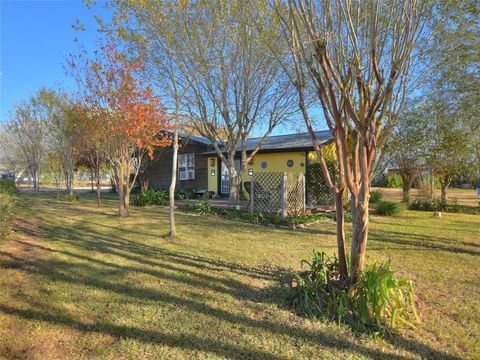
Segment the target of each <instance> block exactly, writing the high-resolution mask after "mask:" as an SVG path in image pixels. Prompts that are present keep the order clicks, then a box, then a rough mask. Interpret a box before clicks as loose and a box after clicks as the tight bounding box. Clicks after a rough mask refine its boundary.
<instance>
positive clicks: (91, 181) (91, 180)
mask: <svg viewBox="0 0 480 360" xmlns="http://www.w3.org/2000/svg"><path fill="white" fill-rule="evenodd" d="M93 179H94V175H93V169H92V168H90V186H91V188H92V192H93Z"/></svg>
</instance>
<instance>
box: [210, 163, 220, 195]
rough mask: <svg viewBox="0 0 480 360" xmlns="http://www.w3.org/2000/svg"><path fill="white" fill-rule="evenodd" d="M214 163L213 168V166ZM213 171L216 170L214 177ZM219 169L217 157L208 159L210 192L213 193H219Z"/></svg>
mask: <svg viewBox="0 0 480 360" xmlns="http://www.w3.org/2000/svg"><path fill="white" fill-rule="evenodd" d="M212 163H213V166H212ZM212 170H215V176H212ZM218 176H219V174H218V169H217V157H209V158H208V191H213V192H214V193H215V194H216V193H217V187H218V186H217V184H218V182H217V181H218V180H217V179H218Z"/></svg>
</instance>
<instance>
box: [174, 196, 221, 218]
mask: <svg viewBox="0 0 480 360" xmlns="http://www.w3.org/2000/svg"><path fill="white" fill-rule="evenodd" d="M181 209H183V210H187V211H193V212H196V213H197V214H201V215H209V214H217V213H218V211H217V210H216V209H213V208H212V207H211V205H210V201H209V200H208V199H203V200H201V201H198V202H192V203H190V204H185V205H183V206H181Z"/></svg>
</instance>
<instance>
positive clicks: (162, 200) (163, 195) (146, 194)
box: [132, 190, 168, 206]
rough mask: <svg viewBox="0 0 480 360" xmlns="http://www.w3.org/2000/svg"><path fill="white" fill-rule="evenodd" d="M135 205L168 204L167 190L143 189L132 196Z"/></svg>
mask: <svg viewBox="0 0 480 360" xmlns="http://www.w3.org/2000/svg"><path fill="white" fill-rule="evenodd" d="M132 205H133V206H151V205H168V192H167V191H166V190H161V191H156V190H142V191H141V192H140V193H138V194H137V195H135V196H134V197H133V198H132Z"/></svg>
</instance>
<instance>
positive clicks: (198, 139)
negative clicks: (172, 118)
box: [179, 134, 212, 145]
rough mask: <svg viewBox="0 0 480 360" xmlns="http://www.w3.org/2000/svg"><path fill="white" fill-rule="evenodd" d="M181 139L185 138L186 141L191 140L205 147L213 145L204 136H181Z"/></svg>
mask: <svg viewBox="0 0 480 360" xmlns="http://www.w3.org/2000/svg"><path fill="white" fill-rule="evenodd" d="M179 136H180V137H181V138H184V139H186V140H190V141H193V142H196V143H199V144H203V145H212V142H211V141H210V140H209V139H207V138H206V137H203V136H197V135H187V134H179Z"/></svg>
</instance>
